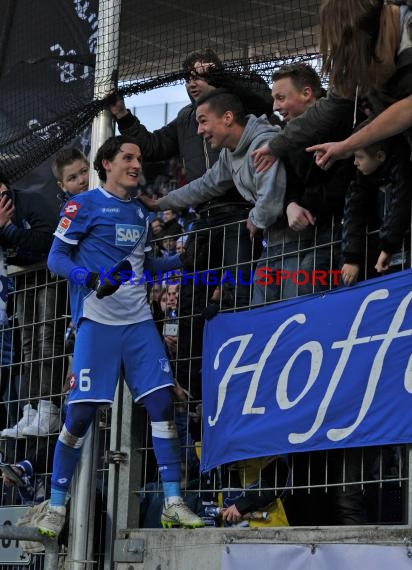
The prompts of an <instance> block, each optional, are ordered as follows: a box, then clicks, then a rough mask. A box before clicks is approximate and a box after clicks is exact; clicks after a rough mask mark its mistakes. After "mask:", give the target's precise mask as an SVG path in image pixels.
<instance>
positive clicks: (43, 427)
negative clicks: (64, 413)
mask: <svg viewBox="0 0 412 570" xmlns="http://www.w3.org/2000/svg"><path fill="white" fill-rule="evenodd" d="M59 431H60V414H59V408H58V407H57V406H55V405H54V404H52V403H51V402H49V401H48V400H40V402H39V404H38V406H37V412H36V415H35V416H34V418H33V420H32V421H31V423H30V424H29V425H27V426H26V427H24V428H23V431H22V433H23V435H33V436H41V435H49V434H50V433H56V432H59Z"/></svg>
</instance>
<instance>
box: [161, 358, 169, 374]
mask: <svg viewBox="0 0 412 570" xmlns="http://www.w3.org/2000/svg"><path fill="white" fill-rule="evenodd" d="M159 364H160V370H161V371H162V372H166V373H168V372H170V364H169V361H168V359H167V358H159Z"/></svg>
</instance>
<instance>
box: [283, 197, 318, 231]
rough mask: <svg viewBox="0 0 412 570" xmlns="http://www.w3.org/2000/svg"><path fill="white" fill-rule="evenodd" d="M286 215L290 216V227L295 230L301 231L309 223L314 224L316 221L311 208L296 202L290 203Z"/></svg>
mask: <svg viewBox="0 0 412 570" xmlns="http://www.w3.org/2000/svg"><path fill="white" fill-rule="evenodd" d="M286 216H287V218H288V224H289V227H290V228H291V229H292V230H294V231H295V232H301V231H302V230H305V229H306V228H307V227H308V226H309V225H311V226H314V225H315V223H316V218H314V217H313V216H312V214H311V213H310V212H309V210H306V208H303V207H302V206H299V204H297V203H296V202H291V203H290V204H288V207H287V208H286Z"/></svg>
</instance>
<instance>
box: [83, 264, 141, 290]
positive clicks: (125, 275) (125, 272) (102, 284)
mask: <svg viewBox="0 0 412 570" xmlns="http://www.w3.org/2000/svg"><path fill="white" fill-rule="evenodd" d="M133 276H134V273H133V270H132V266H131V264H130V261H129V260H128V259H124V260H122V261H121V262H120V263H119V264H118V265H116V266H115V267H113V269H112V270H111V271H108V272H106V273H105V274H104V279H103V281H101V275H99V273H90V277H89V280H88V282H87V286H88V287H90V289H94V290H95V291H96V297H97V299H103V298H104V297H108V296H109V295H113V293H116V291H117V290H118V289H119V287H120V285H122V284H123V283H126V282H127V281H130V279H131V278H132V277H133Z"/></svg>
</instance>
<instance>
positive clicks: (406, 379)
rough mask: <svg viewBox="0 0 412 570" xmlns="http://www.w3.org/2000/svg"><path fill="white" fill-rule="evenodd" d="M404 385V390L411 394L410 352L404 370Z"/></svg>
mask: <svg viewBox="0 0 412 570" xmlns="http://www.w3.org/2000/svg"><path fill="white" fill-rule="evenodd" d="M404 386H405V390H406V391H407V392H409V394H412V354H411V356H410V357H409V360H408V365H407V367H406V370H405V377H404Z"/></svg>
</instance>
